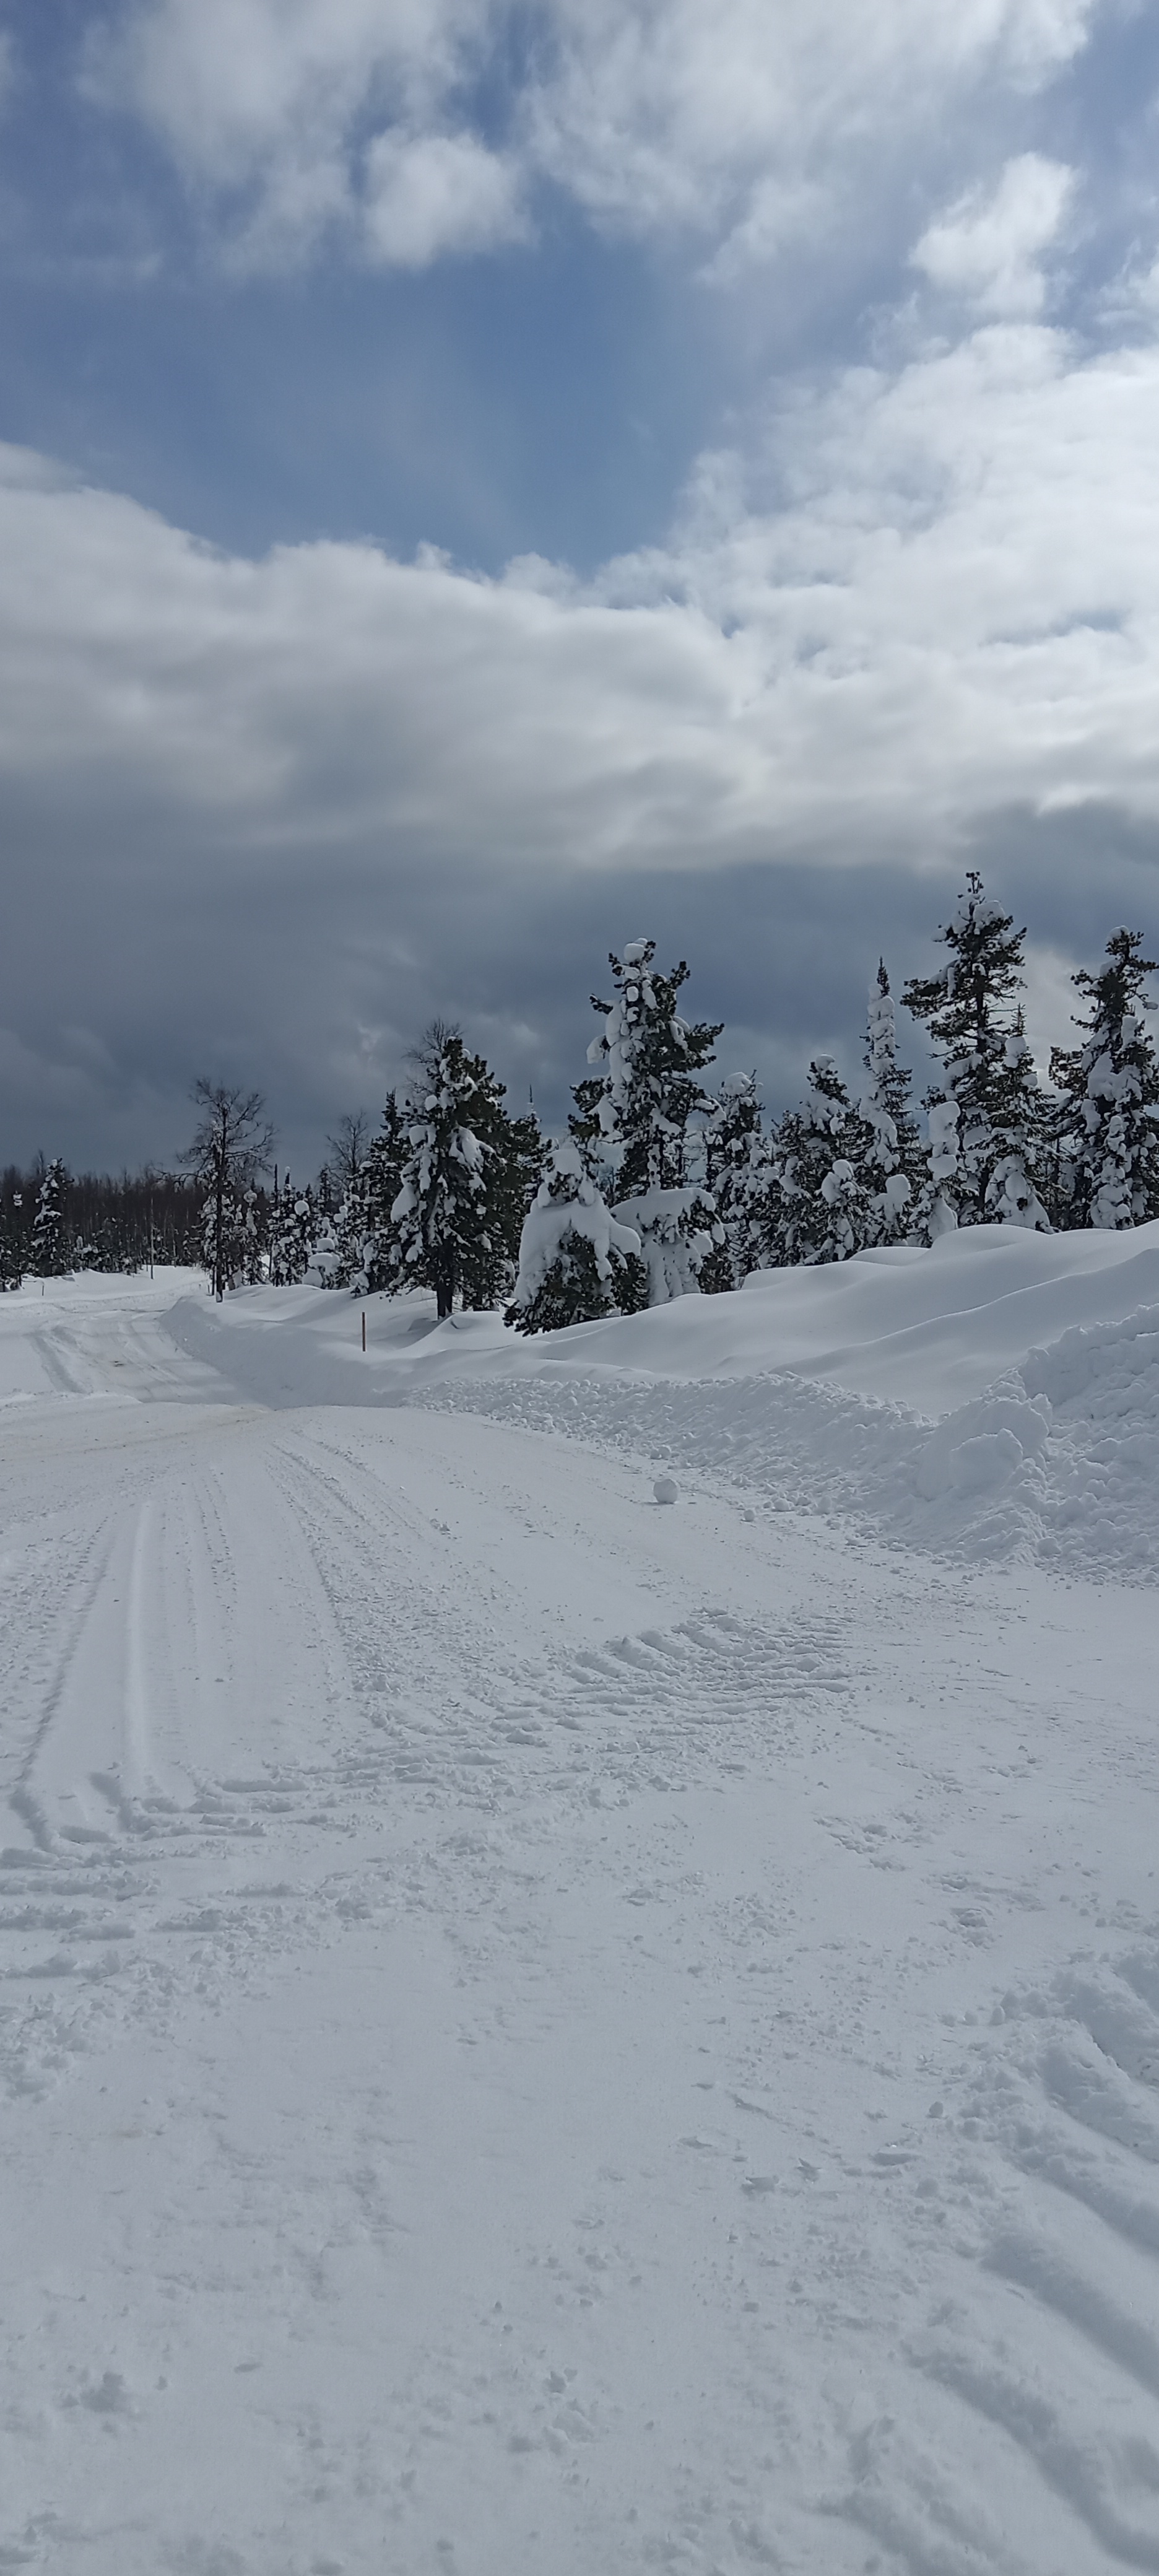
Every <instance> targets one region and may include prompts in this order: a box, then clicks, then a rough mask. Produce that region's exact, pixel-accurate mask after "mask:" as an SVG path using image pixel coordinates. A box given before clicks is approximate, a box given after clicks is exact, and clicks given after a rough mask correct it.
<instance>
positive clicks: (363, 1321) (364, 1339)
mask: <svg viewBox="0 0 1159 2576" xmlns="http://www.w3.org/2000/svg"><path fill="white" fill-rule="evenodd" d="M362 1347H363V1350H365V1348H366V1308H365V1306H364V1307H363V1309H362Z"/></svg>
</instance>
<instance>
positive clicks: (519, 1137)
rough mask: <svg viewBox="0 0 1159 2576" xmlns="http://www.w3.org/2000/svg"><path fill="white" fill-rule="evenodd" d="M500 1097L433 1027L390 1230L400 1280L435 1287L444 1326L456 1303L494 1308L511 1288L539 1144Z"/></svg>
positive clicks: (490, 1076) (445, 1033)
mask: <svg viewBox="0 0 1159 2576" xmlns="http://www.w3.org/2000/svg"><path fill="white" fill-rule="evenodd" d="M504 1097H505V1092H504V1086H503V1084H502V1083H501V1082H500V1081H499V1080H498V1079H497V1077H496V1076H495V1074H494V1073H492V1071H491V1068H490V1066H489V1065H488V1064H487V1063H486V1061H485V1060H484V1058H483V1057H482V1056H479V1055H469V1054H468V1053H467V1050H466V1048H465V1046H464V1044H463V1040H462V1037H461V1035H460V1033H459V1031H458V1030H457V1029H448V1028H445V1027H444V1026H443V1025H442V1024H441V1023H436V1024H435V1026H434V1027H433V1028H432V1029H431V1030H430V1031H429V1032H428V1035H427V1036H426V1038H424V1040H423V1041H422V1044H421V1046H420V1048H419V1049H418V1050H417V1053H416V1058H415V1079H414V1081H413V1082H412V1084H411V1086H410V1088H409V1091H408V1094H407V1100H406V1104H405V1108H404V1111H403V1120H402V1124H403V1150H402V1177H401V1181H400V1186H399V1191H398V1195H397V1197H396V1199H395V1202H394V1205H393V1207H392V1209H391V1222H392V1226H393V1228H394V1230H395V1234H396V1238H397V1242H398V1247H399V1257H400V1263H401V1267H402V1275H403V1277H404V1278H406V1279H409V1280H413V1281H414V1282H415V1283H416V1284H419V1283H421V1284H423V1285H424V1286H426V1287H429V1288H433V1289H434V1291H435V1298H436V1303H437V1308H438V1313H439V1316H440V1318H443V1317H445V1316H447V1315H449V1314H450V1313H451V1311H452V1308H453V1305H454V1301H455V1298H456V1297H459V1298H461V1300H462V1302H463V1304H464V1305H467V1306H476V1307H479V1306H492V1305H495V1304H497V1303H498V1302H499V1300H500V1299H501V1298H502V1297H503V1296H504V1295H506V1294H508V1293H509V1291H510V1289H511V1285H512V1282H513V1280H514V1276H515V1265H516V1261H517V1258H518V1251H519V1234H520V1229H521V1227H522V1223H523V1217H524V1212H525V1209H526V1206H527V1200H528V1197H529V1196H530V1195H531V1191H532V1189H533V1187H534V1186H535V1185H537V1184H538V1180H539V1174H540V1170H541V1168H542V1143H541V1140H540V1136H539V1128H538V1124H537V1122H536V1120H535V1119H534V1117H533V1116H528V1117H524V1118H519V1119H512V1118H509V1117H508V1115H507V1112H506V1110H505V1109H504V1106H503V1102H504Z"/></svg>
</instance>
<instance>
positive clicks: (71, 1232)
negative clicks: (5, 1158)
mask: <svg viewBox="0 0 1159 2576" xmlns="http://www.w3.org/2000/svg"><path fill="white" fill-rule="evenodd" d="M50 1172H51V1174H52V1175H53V1179H52V1181H51V1182H50V1181H49V1175H50ZM46 1184H48V1187H49V1204H50V1205H51V1209H52V1214H53V1219H54V1221H53V1223H52V1224H51V1225H50V1226H47V1227H46V1226H45V1224H44V1222H43V1218H42V1221H41V1223H40V1227H39V1232H38V1226H37V1219H38V1215H40V1213H41V1211H42V1209H43V1208H44V1205H45V1199H44V1192H45V1187H46ZM203 1195H204V1193H203V1192H202V1191H201V1190H199V1188H198V1185H197V1182H196V1181H195V1180H194V1179H193V1178H192V1177H191V1178H189V1179H186V1178H184V1177H183V1176H182V1175H179V1174H175V1173H173V1172H156V1171H151V1170H150V1171H145V1172H137V1173H130V1172H122V1173H120V1174H119V1175H113V1174H112V1173H109V1172H102V1173H97V1172H79V1173H73V1172H69V1171H67V1170H66V1168H65V1166H64V1164H63V1163H61V1162H56V1163H54V1164H51V1165H50V1164H48V1163H46V1161H45V1158H44V1156H43V1154H40V1155H38V1156H37V1159H36V1161H35V1162H34V1163H33V1164H32V1165H31V1167H30V1168H29V1170H27V1171H21V1170H20V1169H19V1168H18V1166H17V1165H16V1164H15V1163H10V1164H9V1165H8V1168H7V1170H6V1171H5V1172H4V1173H3V1175H2V1176H0V1265H2V1268H3V1272H4V1275H5V1277H6V1279H8V1280H12V1279H13V1278H19V1277H20V1276H22V1275H24V1276H31V1277H36V1276H37V1274H38V1273H39V1272H40V1271H42V1270H46V1271H48V1273H49V1274H50V1275H51V1273H53V1272H58V1271H69V1270H110V1271H115V1270H124V1271H131V1270H144V1269H147V1268H148V1265H149V1262H150V1260H153V1261H154V1262H199V1261H200V1260H201V1202H202V1198H203Z"/></svg>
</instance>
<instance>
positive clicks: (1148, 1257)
mask: <svg viewBox="0 0 1159 2576" xmlns="http://www.w3.org/2000/svg"><path fill="white" fill-rule="evenodd" d="M366 1311H367V1320H368V1350H367V1353H366V1355H365V1357H364V1356H363V1354H362V1350H361V1321H360V1310H359V1308H358V1307H357V1306H355V1305H353V1304H352V1303H351V1301H350V1300H348V1299H345V1298H342V1299H339V1298H338V1297H336V1296H334V1295H333V1294H322V1293H319V1292H313V1291H307V1290H286V1289H282V1290H267V1289H259V1290H250V1291H246V1292H243V1293H242V1294H240V1295H238V1296H237V1297H234V1298H232V1299H231V1300H230V1301H229V1302H228V1303H227V1305H226V1306H225V1307H224V1308H223V1309H220V1310H219V1309H215V1308H213V1307H212V1306H210V1305H209V1303H208V1301H206V1300H202V1299H197V1300H192V1299H185V1300H182V1301H181V1302H180V1303H179V1304H178V1306H177V1307H176V1308H175V1309H174V1310H173V1312H172V1314H171V1316H170V1319H169V1329H170V1331H171V1333H172V1334H173V1336H174V1338H175V1339H176V1340H177V1341H178V1342H179V1343H180V1345H181V1347H182V1348H183V1349H185V1350H186V1351H187V1352H189V1353H191V1354H193V1355H195V1356H196V1357H197V1358H199V1359H201V1360H203V1361H207V1362H209V1363H210V1364H211V1365H212V1366H213V1367H214V1368H216V1369H217V1370H218V1371H219V1372H220V1373H221V1374H222V1375H223V1376H225V1377H226V1378H227V1379H228V1380H229V1381H230V1382H231V1384H232V1385H233V1386H234V1387H236V1388H237V1389H238V1390H239V1391H240V1392H241V1393H243V1394H244V1395H246V1396H248V1397H249V1398H251V1399H256V1400H257V1401H259V1402H261V1403H263V1404H268V1405H301V1404H347V1405H348V1404H356V1405H361V1404H367V1403H369V1404H408V1405H416V1404H417V1405H426V1406H434V1407H437V1408H439V1409H449V1410H454V1411H469V1412H473V1413H481V1414H487V1415H491V1416H493V1417H495V1418H497V1419H500V1420H503V1421H505V1422H508V1423H514V1424H518V1425H521V1426H524V1427H526V1428H528V1429H532V1430H547V1431H551V1432H553V1433H560V1432H562V1433H564V1434H568V1435H570V1436H572V1437H578V1438H581V1439H585V1440H588V1441H594V1442H597V1443H599V1444H601V1445H606V1446H611V1447H614V1448H617V1449H622V1450H626V1451H628V1452H631V1453H632V1454H634V1455H638V1456H640V1457H641V1458H642V1459H645V1460H647V1461H649V1462H653V1463H654V1462H661V1461H662V1462H663V1463H664V1464H665V1465H666V1466H671V1467H672V1468H673V1469H674V1470H675V1471H676V1472H677V1473H678V1474H679V1472H680V1471H681V1470H683V1471H684V1474H685V1475H686V1476H687V1475H690V1474H691V1475H699V1476H704V1475H711V1476H717V1477H724V1478H725V1479H727V1480H728V1481H729V1482H732V1483H739V1484H743V1485H745V1486H747V1487H751V1488H752V1489H754V1491H755V1492H756V1493H757V1494H759V1495H761V1496H762V1497H763V1498H765V1500H766V1502H767V1503H769V1504H771V1505H772V1506H773V1507H774V1508H778V1507H779V1508H786V1507H792V1508H794V1509H801V1508H806V1509H812V1510H815V1511H826V1512H834V1511H836V1512H841V1513H852V1514H853V1515H855V1516H856V1517H858V1518H860V1519H862V1520H866V1521H871V1522H872V1524H873V1526H874V1528H875V1529H876V1531H877V1533H878V1535H879V1536H883V1537H887V1538H888V1537H890V1536H893V1537H896V1538H898V1539H905V1540H906V1541H908V1542H910V1543H914V1542H917V1543H918V1544H923V1545H927V1546H935V1547H939V1548H948V1549H951V1550H952V1551H954V1552H955V1553H958V1554H964V1555H965V1556H967V1557H973V1558H976V1559H993V1558H999V1559H1010V1558H1022V1559H1025V1558H1030V1557H1033V1558H1037V1559H1038V1560H1040V1561H1042V1562H1048V1563H1051V1562H1052V1563H1055V1564H1058V1565H1060V1566H1064V1567H1067V1568H1071V1569H1073V1570H1075V1571H1082V1572H1084V1573H1094V1574H1104V1575H1120V1576H1121V1575H1126V1574H1130V1575H1134V1576H1135V1577H1139V1576H1144V1577H1150V1576H1153V1575H1155V1574H1156V1573H1159V1225H1151V1226H1144V1227H1140V1228H1138V1229H1137V1230H1136V1231H1135V1232H1133V1233H1128V1234H1121V1235H1102V1234H1084V1235H1062V1236H1055V1237H1043V1236H1036V1235H1027V1234H1024V1233H1021V1232H1019V1231H1017V1230H1014V1229H1009V1228H1003V1227H996V1226H984V1227H978V1228H976V1229H973V1230H971V1231H970V1232H967V1233H963V1234H960V1235H953V1236H949V1237H946V1238H944V1239H943V1240H942V1241H941V1242H940V1243H938V1244H937V1245H935V1246H934V1248H933V1250H932V1251H929V1252H915V1251H908V1250H898V1251H891V1252H876V1253H874V1252H869V1253H863V1254H861V1255H860V1256H859V1257H858V1258H857V1259H856V1260H854V1261H850V1262H848V1263H844V1264H840V1265H833V1266H831V1267H826V1268H823V1269H818V1270H793V1271H776V1272H758V1273H756V1274H755V1275H754V1276H753V1278H751V1279H750V1280H748V1281H747V1282H746V1284H745V1287H744V1288H743V1289H741V1290H738V1291H737V1292H736V1293H735V1294H734V1295H732V1296H727V1297H714V1298H694V1297H688V1298H682V1299H680V1300H679V1301H678V1302H677V1303H676V1304H674V1305H672V1306H668V1307H664V1308H661V1309H659V1310H657V1311H655V1312H653V1313H650V1314H646V1315H638V1316H631V1317H623V1318H618V1319H616V1320H614V1321H611V1322H606V1323H598V1324H588V1325H580V1326H577V1327H573V1329H572V1330H570V1331H568V1332H564V1333H556V1334H550V1335H544V1336H542V1337H540V1338H539V1339H537V1340H530V1341H528V1340H524V1339H522V1338H521V1337H520V1336H518V1335H517V1334H514V1333H510V1332H508V1331H506V1329H505V1328H504V1326H503V1324H502V1322H501V1320H500V1318H499V1317H497V1316H494V1315H482V1316H456V1317H455V1318H454V1319H453V1320H452V1321H451V1322H449V1323H444V1324H441V1325H436V1324H435V1323H434V1320H433V1317H432V1315H431V1312H430V1309H429V1307H428V1305H427V1303H426V1301H425V1300H422V1299H419V1298H400V1299H392V1300H377V1299H371V1300H369V1301H368V1302H367V1309H366Z"/></svg>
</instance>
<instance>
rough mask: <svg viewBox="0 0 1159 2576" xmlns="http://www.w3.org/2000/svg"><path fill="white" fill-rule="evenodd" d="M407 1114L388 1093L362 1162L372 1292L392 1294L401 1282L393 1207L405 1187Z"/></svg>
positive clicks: (366, 1264) (366, 1268)
mask: <svg viewBox="0 0 1159 2576" xmlns="http://www.w3.org/2000/svg"><path fill="white" fill-rule="evenodd" d="M405 1142H406V1139H405V1132H404V1126H403V1114H402V1111H401V1109H400V1108H399V1105H398V1101H397V1098H396V1096H395V1094H394V1092H393V1091H390V1092H388V1093H387V1096H386V1101H385V1103H384V1106H383V1112H382V1118H381V1121H380V1123H379V1127H378V1131H377V1133H376V1134H375V1135H374V1136H372V1137H371V1140H370V1143H369V1145H368V1146H367V1149H366V1160H365V1162H364V1163H363V1165H362V1175H361V1178H362V1202H363V1213H364V1219H365V1228H366V1231H365V1234H364V1237H363V1245H362V1268H363V1272H364V1275H365V1279H366V1285H367V1289H368V1290H369V1292H370V1293H371V1295H375V1296H376V1295H378V1294H379V1293H380V1292H386V1293H387V1294H388V1295H389V1294H390V1293H391V1292H392V1291H393V1290H394V1289H395V1288H397V1287H398V1286H399V1284H400V1279H401V1275H402V1261H401V1255H400V1252H399V1243H398V1233H397V1230H396V1228H395V1225H394V1223H393V1220H392V1217H391V1209H392V1208H393V1206H394V1203H395V1200H396V1198H397V1197H398V1194H399V1191H400V1190H401V1188H402V1171H403V1153H404V1149H405Z"/></svg>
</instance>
